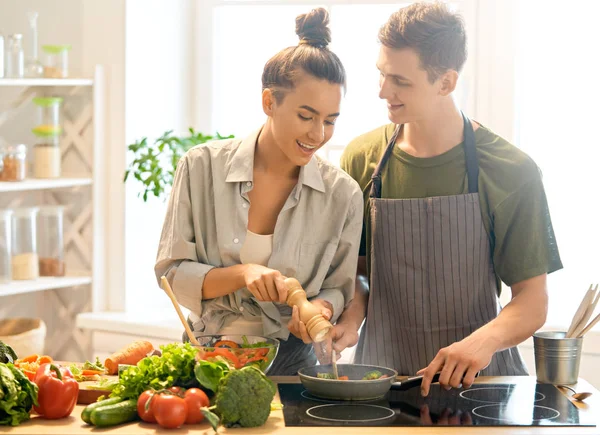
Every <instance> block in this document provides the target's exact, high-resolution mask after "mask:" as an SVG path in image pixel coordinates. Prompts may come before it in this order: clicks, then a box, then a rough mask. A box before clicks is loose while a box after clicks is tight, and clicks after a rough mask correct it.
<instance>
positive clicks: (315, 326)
mask: <svg viewBox="0 0 600 435" xmlns="http://www.w3.org/2000/svg"><path fill="white" fill-rule="evenodd" d="M284 283H285V285H286V287H287V290H288V296H287V300H286V303H287V304H288V305H289V306H290V307H292V308H293V307H294V305H295V306H297V307H298V312H299V314H300V320H301V321H302V322H303V323H304V324H305V325H306V330H307V331H308V335H310V338H312V340H313V341H314V342H315V343H319V342H321V341H323V340H325V337H327V334H328V333H329V331H330V330H331V328H333V325H332V324H331V323H329V320H327V319H326V318H325V317H323V314H321V309H320V308H318V307H316V306H315V305H313V304H312V303H311V302H310V301H309V300H308V299H307V298H306V292H305V291H304V289H303V288H302V286H301V285H300V283H299V282H298V280H297V279H296V278H286V279H285V281H284Z"/></svg>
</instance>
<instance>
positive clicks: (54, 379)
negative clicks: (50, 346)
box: [34, 363, 79, 419]
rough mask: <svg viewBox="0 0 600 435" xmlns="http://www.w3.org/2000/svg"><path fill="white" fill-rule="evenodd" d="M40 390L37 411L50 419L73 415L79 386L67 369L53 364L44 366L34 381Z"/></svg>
mask: <svg viewBox="0 0 600 435" xmlns="http://www.w3.org/2000/svg"><path fill="white" fill-rule="evenodd" d="M34 382H35V383H36V384H37V386H38V388H39V391H38V403H39V406H35V407H34V409H35V411H36V412H37V413H38V414H40V415H41V416H43V417H45V418H48V419H57V418H63V417H68V416H69V415H71V412H72V411H73V408H75V405H76V404H77V396H78V395H79V384H78V383H77V381H76V380H75V379H73V374H72V373H71V371H70V370H69V369H68V368H66V367H59V366H57V365H55V364H53V363H46V364H42V365H41V366H40V368H39V369H38V371H37V373H36V375H35V381H34Z"/></svg>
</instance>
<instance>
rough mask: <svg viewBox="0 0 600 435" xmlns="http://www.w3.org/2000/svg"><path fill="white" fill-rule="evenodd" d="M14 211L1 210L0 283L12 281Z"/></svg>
mask: <svg viewBox="0 0 600 435" xmlns="http://www.w3.org/2000/svg"><path fill="white" fill-rule="evenodd" d="M11 222H12V211H11V210H0V283H6V282H8V281H10V280H11V276H12V273H11V252H12V250H11V238H12V232H11Z"/></svg>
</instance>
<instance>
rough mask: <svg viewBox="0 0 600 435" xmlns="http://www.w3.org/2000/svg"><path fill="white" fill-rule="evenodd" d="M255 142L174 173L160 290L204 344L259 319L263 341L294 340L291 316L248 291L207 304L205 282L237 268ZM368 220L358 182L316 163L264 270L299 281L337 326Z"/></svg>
mask: <svg viewBox="0 0 600 435" xmlns="http://www.w3.org/2000/svg"><path fill="white" fill-rule="evenodd" d="M259 133H260V130H258V131H256V132H254V133H253V134H251V135H250V136H248V137H247V138H245V139H244V140H240V139H226V140H221V141H214V142H209V143H206V144H202V145H199V146H196V147H194V148H192V149H191V150H189V151H188V152H187V153H186V154H185V155H184V156H183V157H182V158H181V159H180V161H179V163H178V165H177V171H176V174H175V180H174V183H173V189H172V192H171V196H170V199H169V204H168V209H167V213H166V218H165V222H164V225H163V229H162V234H161V238H160V243H159V248H158V255H157V259H156V265H155V273H156V277H157V279H158V280H159V283H160V277H161V276H162V275H165V276H166V277H167V279H168V280H169V283H170V284H171V287H172V289H173V292H174V293H175V296H176V297H177V300H178V301H179V303H180V304H181V305H183V306H185V307H187V308H188V309H190V311H191V314H190V321H191V322H192V324H193V329H194V332H196V333H198V334H201V333H204V334H217V333H219V330H220V329H221V328H222V327H223V326H224V325H226V324H229V323H231V322H232V321H233V320H235V319H236V318H238V317H239V316H243V317H244V318H248V319H249V318H252V317H262V322H263V332H264V335H265V336H269V337H275V338H282V339H287V337H288V335H289V331H288V329H287V327H286V325H285V324H284V322H283V321H282V319H281V317H282V315H283V316H286V317H287V316H289V315H290V314H291V309H290V308H289V307H288V306H287V305H285V304H279V303H273V302H260V301H257V300H256V299H255V298H254V297H253V296H252V294H251V293H250V292H249V291H248V290H247V289H246V288H243V289H240V290H237V291H235V292H233V293H230V294H228V295H226V296H222V297H218V298H214V299H207V300H202V285H203V282H204V277H205V276H206V274H207V273H208V272H209V271H210V270H211V269H212V268H213V267H228V266H233V265H236V264H240V249H241V247H242V246H243V244H244V239H245V237H246V231H247V228H248V209H249V207H250V201H249V199H248V192H249V191H250V190H252V178H253V166H254V149H255V146H256V141H257V138H258V135H259ZM362 216H363V196H362V192H361V190H360V188H359V186H358V184H357V183H356V181H354V180H353V179H352V178H351V177H350V176H349V175H347V174H346V173H345V172H343V171H342V170H341V169H339V168H336V167H335V166H333V165H331V164H330V163H328V162H326V161H324V160H322V159H320V158H319V157H317V156H313V158H312V159H311V160H310V162H309V163H308V164H307V165H306V166H304V167H302V168H301V169H300V176H299V179H298V184H297V185H296V186H295V187H294V189H293V190H292V192H291V194H290V196H289V197H288V199H287V201H286V202H285V204H284V206H283V208H282V210H281V212H280V213H279V216H278V218H277V224H276V226H275V231H274V234H273V252H272V255H271V257H270V259H269V262H268V264H267V267H269V268H271V269H276V270H279V271H280V272H281V273H282V274H283V275H284V276H286V277H295V278H296V279H298V281H300V283H301V284H302V286H303V287H304V289H305V290H306V292H307V295H308V297H309V298H316V297H319V298H322V299H325V300H327V301H328V302H330V303H331V304H332V306H333V318H332V320H333V321H336V320H337V318H338V317H339V315H340V314H341V312H342V311H343V309H344V307H345V306H346V305H347V304H348V303H349V302H350V301H351V300H352V298H353V297H354V279H355V274H356V264H357V260H358V247H359V243H360V236H361V230H362Z"/></svg>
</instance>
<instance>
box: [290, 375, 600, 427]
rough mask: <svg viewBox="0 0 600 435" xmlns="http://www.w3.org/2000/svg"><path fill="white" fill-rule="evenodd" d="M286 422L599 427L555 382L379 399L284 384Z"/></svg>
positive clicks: (406, 393) (485, 386)
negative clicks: (352, 398) (318, 393)
mask: <svg viewBox="0 0 600 435" xmlns="http://www.w3.org/2000/svg"><path fill="white" fill-rule="evenodd" d="M279 396H280V397H281V403H282V404H283V416H284V419H285V425H286V426H435V425H448V426H596V421H595V420H594V419H593V418H592V416H590V415H588V414H589V413H587V414H586V413H580V412H579V410H578V408H577V407H576V406H575V405H573V404H572V403H571V402H570V401H569V399H567V398H566V397H565V396H564V395H563V394H562V393H561V392H560V391H559V390H558V389H556V387H554V386H553V385H544V384H536V383H535V382H530V381H525V380H524V382H523V383H522V384H520V383H519V384H480V385H475V386H473V387H471V388H470V389H468V390H454V389H453V390H450V391H446V390H444V389H443V388H441V387H440V386H439V385H438V384H434V385H432V386H431V392H430V394H429V396H428V397H425V398H424V397H421V394H420V391H419V388H413V389H411V390H408V391H389V392H388V394H387V395H386V396H385V397H384V398H382V399H379V400H372V401H364V402H348V401H333V400H327V399H320V398H318V397H314V396H312V395H311V394H310V393H309V392H308V391H306V390H305V389H304V387H303V386H302V384H280V385H279Z"/></svg>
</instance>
